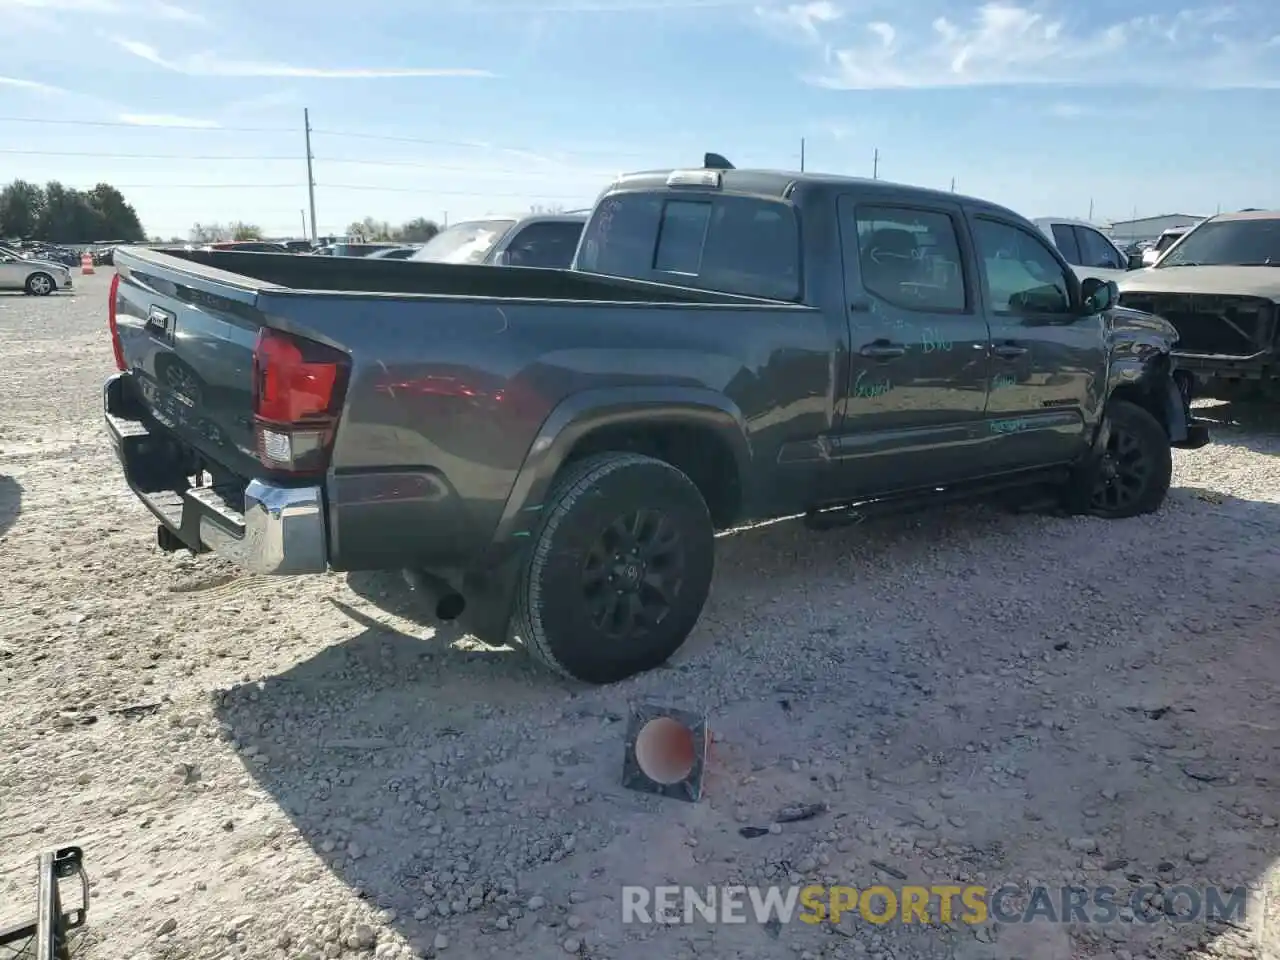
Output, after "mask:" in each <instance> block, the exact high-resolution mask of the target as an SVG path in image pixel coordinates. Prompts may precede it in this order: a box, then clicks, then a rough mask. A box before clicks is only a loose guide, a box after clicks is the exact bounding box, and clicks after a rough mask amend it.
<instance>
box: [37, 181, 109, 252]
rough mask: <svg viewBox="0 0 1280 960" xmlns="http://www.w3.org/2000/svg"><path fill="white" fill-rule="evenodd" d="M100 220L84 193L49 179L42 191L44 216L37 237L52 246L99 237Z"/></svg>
mask: <svg viewBox="0 0 1280 960" xmlns="http://www.w3.org/2000/svg"><path fill="white" fill-rule="evenodd" d="M102 226H103V224H102V218H101V217H100V216H99V215H98V211H96V210H95V209H94V208H93V207H92V206H91V205H90V204H89V198H88V196H87V195H86V194H84V193H82V192H81V191H79V190H75V189H72V188H69V187H64V186H63V185H62V184H61V183H59V182H58V181H56V180H51V181H49V183H47V184H46V185H45V188H44V214H43V216H42V217H41V218H40V221H39V223H38V226H37V230H38V234H39V238H40V239H41V240H49V241H52V242H53V243H77V242H86V241H92V240H96V239H99V238H101V236H102V232H101V228H102Z"/></svg>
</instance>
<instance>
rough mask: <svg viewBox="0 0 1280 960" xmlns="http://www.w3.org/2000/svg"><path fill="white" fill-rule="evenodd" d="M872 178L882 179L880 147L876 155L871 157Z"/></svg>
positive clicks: (877, 148)
mask: <svg viewBox="0 0 1280 960" xmlns="http://www.w3.org/2000/svg"><path fill="white" fill-rule="evenodd" d="M871 179H872V180H879V179H880V148H879V147H876V152H875V156H874V157H872V158H871Z"/></svg>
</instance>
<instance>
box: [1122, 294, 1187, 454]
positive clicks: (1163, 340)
mask: <svg viewBox="0 0 1280 960" xmlns="http://www.w3.org/2000/svg"><path fill="white" fill-rule="evenodd" d="M1109 323H1110V330H1109V340H1110V353H1109V360H1108V365H1107V381H1108V382H1107V395H1108V396H1109V397H1116V398H1121V397H1122V398H1125V399H1130V400H1133V401H1134V402H1137V403H1139V404H1140V405H1141V406H1143V407H1145V408H1146V409H1148V410H1149V411H1150V412H1151V413H1152V414H1154V415H1155V416H1156V417H1157V418H1158V419H1159V420H1160V422H1161V423H1162V424H1164V427H1165V430H1166V431H1167V432H1168V434H1169V444H1170V446H1173V447H1178V448H1180V449H1189V450H1195V449H1199V448H1200V447H1203V446H1205V445H1206V444H1207V443H1209V441H1210V435H1209V427H1208V424H1206V423H1205V422H1203V421H1198V420H1196V419H1195V417H1194V416H1193V415H1192V412H1191V400H1192V395H1191V390H1192V384H1193V382H1194V380H1193V378H1192V377H1191V375H1190V374H1189V373H1188V372H1187V371H1185V370H1178V369H1176V367H1175V363H1174V358H1173V355H1172V354H1173V347H1174V345H1175V344H1177V342H1178V331H1177V330H1176V329H1175V328H1174V326H1173V324H1171V323H1169V322H1168V321H1167V320H1165V319H1163V318H1162V317H1158V316H1156V315H1155V314H1152V313H1144V312H1142V311H1140V310H1131V309H1128V308H1125V307H1116V308H1115V309H1113V310H1112V311H1110V316H1109ZM1099 434H1100V436H1099V438H1098V439H1099V441H1100V442H1101V443H1103V444H1105V443H1106V440H1105V437H1104V436H1102V435H1103V434H1105V425H1104V427H1103V429H1101V430H1100V431H1099Z"/></svg>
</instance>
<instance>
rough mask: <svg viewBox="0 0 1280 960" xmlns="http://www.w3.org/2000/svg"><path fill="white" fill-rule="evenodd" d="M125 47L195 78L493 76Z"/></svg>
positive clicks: (123, 42)
mask: <svg viewBox="0 0 1280 960" xmlns="http://www.w3.org/2000/svg"><path fill="white" fill-rule="evenodd" d="M115 43H116V44H117V45H118V46H119V47H120V48H121V49H123V50H125V51H127V52H129V53H131V54H133V55H134V56H135V57H138V58H139V59H141V60H146V61H147V62H148V63H153V64H155V65H156V66H158V67H163V68H164V69H166V70H172V71H174V72H175V73H184V74H187V75H188V76H193V77H299V78H308V79H345V80H373V79H385V78H403V77H492V76H494V74H493V73H491V72H489V71H488V70H472V69H459V68H450V67H444V68H426V67H404V68H396V67H297V66H292V65H290V64H287V63H268V62H255V61H250V60H225V59H222V58H221V57H218V56H215V55H213V54H208V53H196V54H191V55H190V56H184V57H179V58H177V59H172V60H171V59H168V58H166V57H163V56H161V55H160V52H159V51H158V50H156V48H155V47H153V46H151V45H150V44H146V43H142V42H141V41H138V40H128V39H124V38H115Z"/></svg>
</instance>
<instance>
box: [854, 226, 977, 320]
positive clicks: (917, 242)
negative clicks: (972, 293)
mask: <svg viewBox="0 0 1280 960" xmlns="http://www.w3.org/2000/svg"><path fill="white" fill-rule="evenodd" d="M855 216H856V218H857V225H858V259H859V264H860V267H861V271H862V285H863V286H864V287H866V288H867V292H869V293H872V294H874V295H875V296H877V297H879V298H880V299H881V300H884V301H885V302H886V303H891V304H893V305H894V306H897V307H902V308H904V309H906V310H916V311H921V312H927V313H932V312H937V311H944V312H955V313H963V312H964V310H965V309H966V299H967V298H966V296H965V289H964V270H963V268H962V267H961V257H960V241H959V239H958V237H957V236H956V227H955V222H954V221H953V220H952V219H951V217H950V216H949V215H948V214H946V213H943V212H941V211H934V210H918V209H914V208H908V207H888V206H878V207H871V206H859V207H858V208H857V210H856V214H855Z"/></svg>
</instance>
